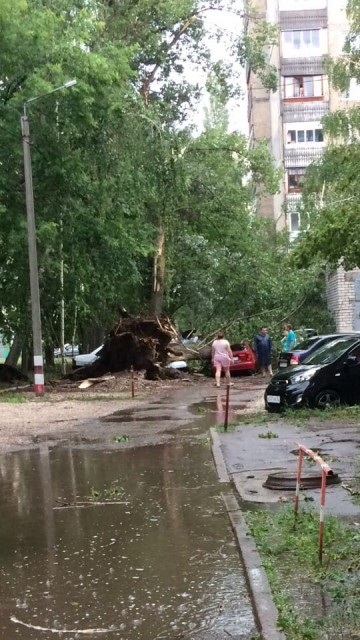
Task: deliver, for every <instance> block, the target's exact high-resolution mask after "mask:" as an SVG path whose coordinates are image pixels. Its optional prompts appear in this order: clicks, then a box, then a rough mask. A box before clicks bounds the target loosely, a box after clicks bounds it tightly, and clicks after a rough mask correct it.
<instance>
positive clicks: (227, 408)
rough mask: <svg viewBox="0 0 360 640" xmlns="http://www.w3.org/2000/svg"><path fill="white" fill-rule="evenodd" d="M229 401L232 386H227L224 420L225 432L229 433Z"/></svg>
mask: <svg viewBox="0 0 360 640" xmlns="http://www.w3.org/2000/svg"><path fill="white" fill-rule="evenodd" d="M229 400H230V385H229V384H227V385H226V401H225V418H224V431H227V428H228V424H229Z"/></svg>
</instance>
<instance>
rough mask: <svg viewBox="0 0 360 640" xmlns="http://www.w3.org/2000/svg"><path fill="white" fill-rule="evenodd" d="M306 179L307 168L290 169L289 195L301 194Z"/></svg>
mask: <svg viewBox="0 0 360 640" xmlns="http://www.w3.org/2000/svg"><path fill="white" fill-rule="evenodd" d="M304 178H305V168H300V169H288V193H301V192H302V190H303V185H304Z"/></svg>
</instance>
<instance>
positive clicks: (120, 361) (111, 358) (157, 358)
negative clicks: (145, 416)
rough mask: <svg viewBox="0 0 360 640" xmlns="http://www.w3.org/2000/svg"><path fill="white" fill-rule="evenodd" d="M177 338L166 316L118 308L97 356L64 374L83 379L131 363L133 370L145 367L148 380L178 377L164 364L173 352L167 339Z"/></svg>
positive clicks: (113, 370) (127, 365)
mask: <svg viewBox="0 0 360 640" xmlns="http://www.w3.org/2000/svg"><path fill="white" fill-rule="evenodd" d="M177 339H178V334H177V331H176V329H175V327H174V326H173V325H172V323H171V322H170V320H169V319H168V318H166V317H161V318H158V317H155V318H154V317H141V316H131V315H129V314H127V313H126V312H122V314H121V318H120V320H119V322H118V324H117V325H115V326H114V327H113V329H112V330H111V331H110V333H109V337H108V338H107V340H106V341H105V344H104V346H103V348H102V350H101V351H100V352H99V358H98V360H96V362H94V363H93V364H90V365H87V366H86V367H81V368H80V369H76V370H75V371H73V372H72V373H71V374H69V375H68V376H67V378H71V379H72V380H84V379H86V378H93V377H94V378H95V377H99V376H102V375H104V374H106V373H116V372H119V371H126V370H129V369H130V368H131V367H133V368H134V370H135V371H140V370H145V372H146V378H147V379H148V380H161V379H165V378H178V377H180V375H181V374H180V373H179V372H178V371H176V370H175V369H169V368H165V366H164V365H165V364H166V363H167V362H168V360H169V354H171V353H173V351H172V349H171V348H170V343H171V342H172V341H176V340H177ZM180 355H181V354H179V356H180Z"/></svg>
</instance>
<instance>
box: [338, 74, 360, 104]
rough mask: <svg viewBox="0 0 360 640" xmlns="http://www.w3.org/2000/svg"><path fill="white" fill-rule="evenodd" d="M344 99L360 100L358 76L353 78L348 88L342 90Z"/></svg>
mask: <svg viewBox="0 0 360 640" xmlns="http://www.w3.org/2000/svg"><path fill="white" fill-rule="evenodd" d="M341 98H342V100H353V101H354V102H358V101H359V100H360V84H358V82H357V80H356V78H351V80H350V84H349V87H348V89H346V90H345V91H343V92H342V94H341Z"/></svg>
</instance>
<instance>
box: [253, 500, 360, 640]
mask: <svg viewBox="0 0 360 640" xmlns="http://www.w3.org/2000/svg"><path fill="white" fill-rule="evenodd" d="M245 517H246V520H247V522H248V525H249V527H250V531H251V533H252V535H253V536H254V538H255V540H256V544H257V546H258V549H259V551H260V554H261V556H262V560H263V564H264V567H265V570H266V572H267V575H268V578H269V582H270V585H271V588H272V591H273V595H274V599H275V602H276V605H277V607H278V610H279V618H278V625H279V627H280V628H282V629H283V630H284V631H285V633H286V637H287V639H288V640H340V639H344V640H345V639H346V640H352V639H355V638H358V637H359V636H358V630H359V627H360V530H359V528H358V527H356V526H355V525H345V524H344V523H342V522H341V521H340V520H338V519H336V518H334V517H330V516H328V517H326V522H325V541H324V558H323V565H322V566H320V565H319V562H318V557H317V544H318V528H319V514H318V512H315V511H312V510H310V509H308V510H306V511H302V512H301V513H300V515H299V519H298V523H297V527H296V531H295V530H294V515H293V509H292V508H291V507H286V508H282V509H281V510H279V511H276V512H274V511H257V512H246V514H245ZM324 601H326V603H327V605H328V606H327V607H326V608H325V607H324V606H323V605H324Z"/></svg>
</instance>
